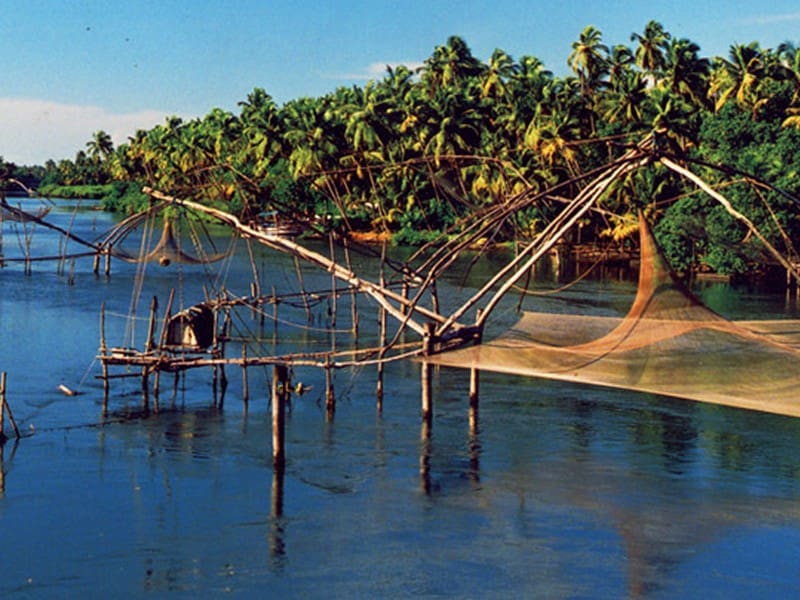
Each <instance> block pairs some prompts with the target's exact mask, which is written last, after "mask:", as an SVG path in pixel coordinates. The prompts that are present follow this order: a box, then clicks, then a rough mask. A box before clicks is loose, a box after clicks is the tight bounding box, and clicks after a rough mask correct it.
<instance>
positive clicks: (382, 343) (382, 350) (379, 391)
mask: <svg viewBox="0 0 800 600" xmlns="http://www.w3.org/2000/svg"><path fill="white" fill-rule="evenodd" d="M385 253H386V245H385V244H384V246H383V256H382V257H381V272H380V279H379V282H380V286H381V287H385V285H386V280H385V276H384V271H383V259H384V257H385ZM378 321H379V325H380V337H379V339H378V348H379V350H378V366H377V369H378V382H377V384H376V386H375V397H376V398H377V408H378V413H381V412H383V369H384V363H383V357H384V355H385V354H386V321H387V319H386V310H385V309H384V308H383V307H382V306H381V307H379V308H378Z"/></svg>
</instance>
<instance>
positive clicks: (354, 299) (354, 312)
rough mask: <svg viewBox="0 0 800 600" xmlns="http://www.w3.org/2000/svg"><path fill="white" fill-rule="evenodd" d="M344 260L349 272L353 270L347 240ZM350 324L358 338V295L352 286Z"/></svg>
mask: <svg viewBox="0 0 800 600" xmlns="http://www.w3.org/2000/svg"><path fill="white" fill-rule="evenodd" d="M344 259H345V264H346V265H347V270H348V271H352V270H353V264H352V262H350V248H349V246H348V245H347V240H346V239H345V242H344ZM350 313H351V318H350V323H351V328H352V330H353V335H354V336H358V294H357V293H356V290H355V288H353V287H352V286H351V287H350Z"/></svg>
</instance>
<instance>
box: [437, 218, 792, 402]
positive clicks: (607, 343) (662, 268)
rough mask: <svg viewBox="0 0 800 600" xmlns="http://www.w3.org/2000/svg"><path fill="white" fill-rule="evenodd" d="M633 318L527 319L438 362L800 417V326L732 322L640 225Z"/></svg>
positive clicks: (542, 315) (549, 316)
mask: <svg viewBox="0 0 800 600" xmlns="http://www.w3.org/2000/svg"><path fill="white" fill-rule="evenodd" d="M640 223H641V224H640V237H641V265H640V273H639V285H638V290H637V294H636V297H635V299H634V302H633V305H632V306H631V309H630V311H629V312H628V314H627V315H626V316H625V317H622V318H615V317H599V316H585V315H563V314H553V313H538V312H525V313H524V314H523V316H522V318H520V320H519V321H518V322H517V323H516V325H514V326H513V327H512V328H511V329H510V330H509V331H507V332H506V333H504V334H502V335H500V336H499V337H498V338H497V339H494V340H492V341H488V342H485V343H483V344H480V345H477V346H471V347H466V348H460V349H457V350H453V351H449V352H444V353H441V354H436V355H434V356H432V357H430V362H432V363H434V364H438V365H442V366H452V367H461V368H475V369H482V370H487V371H496V372H502V373H511V374H515V375H525V376H532V377H542V378H549V379H558V380H566V381H573V382H579V383H586V384H594V385H601V386H610V387H617V388H625V389H631V390H638V391H643V392H649V393H655V394H663V395H667V396H674V397H679V398H686V399H690V400H698V401H703V402H711V403H716V404H724V405H729V406H736V407H740V408H748V409H754V410H761V411H765V412H772V413H779V414H785V415H793V416H800V368H798V367H800V321H797V320H773V321H738V322H734V321H729V320H727V319H725V318H724V317H722V316H720V315H718V314H717V313H715V312H714V311H712V310H711V309H709V308H708V307H706V306H705V305H703V304H702V303H701V302H700V301H699V300H698V299H697V298H696V297H694V296H693V295H692V294H691V292H690V291H689V290H688V289H686V287H685V286H684V285H683V284H682V283H681V282H680V281H679V280H678V279H677V278H676V277H675V275H674V274H673V273H672V271H671V270H670V268H669V266H668V265H667V263H666V261H665V259H664V258H663V256H662V255H661V252H660V250H659V248H658V247H657V245H656V243H655V240H654V238H653V236H652V233H651V232H650V229H649V227H648V226H647V224H646V223H645V221H644V219H641V220H640Z"/></svg>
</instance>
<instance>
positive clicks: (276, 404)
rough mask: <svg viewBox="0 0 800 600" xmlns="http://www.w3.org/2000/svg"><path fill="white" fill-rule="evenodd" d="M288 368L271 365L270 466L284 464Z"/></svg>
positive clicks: (279, 467)
mask: <svg viewBox="0 0 800 600" xmlns="http://www.w3.org/2000/svg"><path fill="white" fill-rule="evenodd" d="M288 385H289V382H288V369H287V368H286V366H285V365H272V466H273V468H274V469H276V470H277V469H281V470H282V469H283V468H284V466H285V464H286V452H285V448H284V444H285V440H284V436H285V431H286V423H285V421H286V389H287V387H288Z"/></svg>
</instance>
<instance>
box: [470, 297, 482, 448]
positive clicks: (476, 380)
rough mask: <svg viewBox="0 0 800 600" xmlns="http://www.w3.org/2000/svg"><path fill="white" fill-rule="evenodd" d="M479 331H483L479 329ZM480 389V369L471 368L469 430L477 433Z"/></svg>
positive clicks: (477, 336) (478, 341) (479, 340)
mask: <svg viewBox="0 0 800 600" xmlns="http://www.w3.org/2000/svg"><path fill="white" fill-rule="evenodd" d="M480 319H481V311H480V309H478V311H477V315H476V320H477V321H480ZM479 331H481V330H480V329H479ZM475 341H476V343H478V344H480V342H481V334H480V333H478V334H477V335H476V339H475ZM479 391H480V373H479V371H478V369H470V370H469V430H470V433H472V434H473V435H475V434H476V433H477V431H478V392H479Z"/></svg>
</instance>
